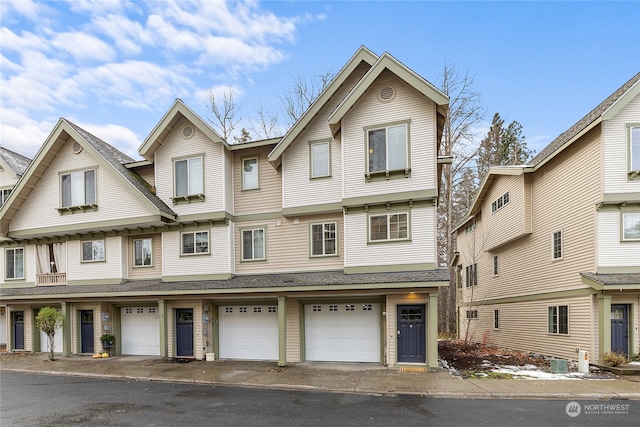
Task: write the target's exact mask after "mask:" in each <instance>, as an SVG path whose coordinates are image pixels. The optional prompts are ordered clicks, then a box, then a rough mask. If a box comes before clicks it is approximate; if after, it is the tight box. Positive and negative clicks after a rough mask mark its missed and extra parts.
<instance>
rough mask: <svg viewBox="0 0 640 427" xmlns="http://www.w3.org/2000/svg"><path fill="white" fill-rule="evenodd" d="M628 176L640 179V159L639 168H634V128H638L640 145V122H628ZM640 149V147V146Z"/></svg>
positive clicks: (639, 143) (639, 161) (639, 160)
mask: <svg viewBox="0 0 640 427" xmlns="http://www.w3.org/2000/svg"><path fill="white" fill-rule="evenodd" d="M626 128H627V132H626V137H627V177H628V179H640V159H638V160H637V162H638V169H633V139H632V137H633V129H638V133H639V135H638V145H640V122H634V123H627V124H626ZM639 150H640V147H639Z"/></svg>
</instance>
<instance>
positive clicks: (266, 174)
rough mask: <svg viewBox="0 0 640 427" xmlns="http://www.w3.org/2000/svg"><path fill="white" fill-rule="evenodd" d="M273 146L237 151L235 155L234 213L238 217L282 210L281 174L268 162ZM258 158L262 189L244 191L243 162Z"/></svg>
mask: <svg viewBox="0 0 640 427" xmlns="http://www.w3.org/2000/svg"><path fill="white" fill-rule="evenodd" d="M271 148H273V147H272V146H268V147H259V148H255V149H247V150H240V151H235V152H234V153H233V170H234V173H233V182H234V197H233V198H234V208H233V210H234V212H235V214H236V215H246V214H253V213H265V212H279V211H281V210H282V181H281V177H280V173H278V171H277V170H276V169H275V168H274V167H273V166H271V163H269V161H268V160H267V156H268V154H269V151H270V149H271ZM256 156H257V157H258V174H259V178H258V180H259V181H258V182H259V185H260V188H258V189H255V190H242V172H243V168H242V160H243V159H246V158H250V157H256Z"/></svg>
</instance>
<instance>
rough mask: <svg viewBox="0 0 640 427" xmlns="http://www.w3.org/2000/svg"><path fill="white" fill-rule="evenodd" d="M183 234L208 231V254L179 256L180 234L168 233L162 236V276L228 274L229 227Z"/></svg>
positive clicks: (176, 232) (223, 226) (215, 227)
mask: <svg viewBox="0 0 640 427" xmlns="http://www.w3.org/2000/svg"><path fill="white" fill-rule="evenodd" d="M184 231H185V232H193V231H209V253H208V254H197V255H180V252H181V248H182V242H181V237H180V236H181V232H179V231H169V232H165V233H163V234H162V240H163V248H162V253H163V258H162V265H163V275H164V276H185V280H187V279H186V277H188V276H191V275H193V276H198V275H216V274H228V273H230V271H229V249H228V248H229V247H230V242H229V226H226V225H217V224H216V225H215V226H214V227H211V228H203V227H200V228H197V229H185V230H184Z"/></svg>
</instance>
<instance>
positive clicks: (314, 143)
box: [309, 139, 333, 180]
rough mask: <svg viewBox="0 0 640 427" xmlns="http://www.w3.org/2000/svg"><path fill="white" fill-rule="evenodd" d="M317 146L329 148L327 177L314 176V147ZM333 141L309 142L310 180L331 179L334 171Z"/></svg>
mask: <svg viewBox="0 0 640 427" xmlns="http://www.w3.org/2000/svg"><path fill="white" fill-rule="evenodd" d="M316 145H326V146H327V174H326V175H315V174H314V169H313V166H314V158H313V147H314V146H316ZM331 151H332V150H331V139H320V140H317V141H309V179H310V180H314V179H321V178H330V177H331V176H332V175H333V170H332V168H331Z"/></svg>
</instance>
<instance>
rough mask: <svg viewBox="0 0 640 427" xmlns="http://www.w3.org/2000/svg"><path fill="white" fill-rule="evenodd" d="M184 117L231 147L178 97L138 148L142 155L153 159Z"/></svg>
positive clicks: (213, 137)
mask: <svg viewBox="0 0 640 427" xmlns="http://www.w3.org/2000/svg"><path fill="white" fill-rule="evenodd" d="M183 118H186V119H187V120H189V121H190V122H191V123H192V124H193V125H194V126H195V127H197V128H198V130H200V131H201V132H202V133H204V134H205V135H206V136H207V137H208V138H209V139H210V140H212V141H213V142H219V143H221V144H224V146H225V147H227V148H229V144H228V143H227V142H226V141H225V140H223V139H222V137H221V136H220V135H218V133H217V132H216V131H215V130H214V129H213V128H212V127H211V126H209V125H208V124H207V123H206V122H205V121H204V120H202V118H201V117H200V116H198V115H197V114H196V113H194V112H193V110H192V109H191V108H189V107H187V105H186V104H185V103H184V102H183V101H182V100H181V99H180V98H177V99H176V100H175V101H174V103H173V105H172V106H171V108H169V110H168V111H167V112H166V113H165V114H164V116H162V119H160V121H159V122H158V124H156V126H155V127H154V128H153V130H152V131H151V133H150V134H149V136H147V138H146V139H145V140H144V142H143V143H142V145H140V148H138V152H139V153H140V155H141V156H142V157H144V158H145V159H147V160H149V161H153V155H154V153H155V152H156V150H157V149H158V148H159V147H160V145H162V143H163V142H164V140H165V139H166V138H167V136H169V134H170V133H171V131H173V129H174V128H175V126H176V125H177V124H178V122H180V120H182V119H183Z"/></svg>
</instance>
